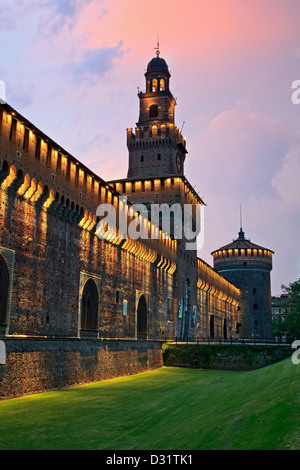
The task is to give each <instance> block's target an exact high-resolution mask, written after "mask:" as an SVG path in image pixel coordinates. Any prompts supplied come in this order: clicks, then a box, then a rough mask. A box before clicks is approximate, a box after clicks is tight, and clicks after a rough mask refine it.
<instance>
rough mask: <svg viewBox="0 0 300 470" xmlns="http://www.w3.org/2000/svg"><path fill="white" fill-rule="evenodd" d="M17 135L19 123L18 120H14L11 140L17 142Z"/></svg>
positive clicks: (11, 128) (12, 121) (10, 135)
mask: <svg viewBox="0 0 300 470" xmlns="http://www.w3.org/2000/svg"><path fill="white" fill-rule="evenodd" d="M16 133H17V121H16V119H14V118H12V120H11V126H10V134H9V138H10V140H12V141H13V142H15V140H16Z"/></svg>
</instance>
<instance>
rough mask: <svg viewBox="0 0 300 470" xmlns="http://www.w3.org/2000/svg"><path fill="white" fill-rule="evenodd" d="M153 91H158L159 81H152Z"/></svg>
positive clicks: (154, 79)
mask: <svg viewBox="0 0 300 470" xmlns="http://www.w3.org/2000/svg"><path fill="white" fill-rule="evenodd" d="M152 91H157V80H156V78H153V80H152Z"/></svg>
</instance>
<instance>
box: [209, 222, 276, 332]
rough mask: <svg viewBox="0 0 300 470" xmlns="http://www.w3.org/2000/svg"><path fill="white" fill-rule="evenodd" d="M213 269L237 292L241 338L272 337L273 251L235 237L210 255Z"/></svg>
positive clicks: (240, 233) (240, 237)
mask: <svg viewBox="0 0 300 470" xmlns="http://www.w3.org/2000/svg"><path fill="white" fill-rule="evenodd" d="M211 254H212V256H213V261H214V269H215V270H216V271H217V272H219V273H220V274H222V275H223V276H224V277H226V278H227V279H228V280H229V281H230V282H232V283H233V284H235V285H236V286H237V287H239V288H240V290H241V307H240V318H239V325H240V329H239V333H240V337H241V338H253V337H254V338H271V337H272V307H271V281H270V272H271V270H272V255H273V254H274V252H273V251H271V250H269V249H268V248H264V247H262V246H259V245H256V244H255V243H252V242H251V241H250V240H249V239H246V238H245V233H244V232H243V230H242V228H241V229H240V232H239V234H238V238H237V239H235V240H233V241H232V242H231V243H229V244H227V245H225V246H222V247H221V248H219V249H218V250H215V251H213V252H212V253H211Z"/></svg>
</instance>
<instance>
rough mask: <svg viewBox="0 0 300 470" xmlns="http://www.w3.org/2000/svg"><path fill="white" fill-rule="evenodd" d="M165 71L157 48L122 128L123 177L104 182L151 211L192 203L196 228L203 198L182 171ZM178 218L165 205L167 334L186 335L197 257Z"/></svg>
mask: <svg viewBox="0 0 300 470" xmlns="http://www.w3.org/2000/svg"><path fill="white" fill-rule="evenodd" d="M170 76H171V75H170V72H169V68H168V65H167V63H166V61H165V60H164V59H162V58H161V57H160V54H159V51H158V50H157V53H156V57H154V58H153V59H152V60H150V62H149V63H148V66H147V71H146V73H145V79H146V91H145V92H139V93H138V98H139V118H138V122H137V123H136V127H135V129H132V128H129V129H127V147H128V151H129V167H128V173H127V178H124V179H119V180H113V181H109V182H108V183H109V184H110V185H111V186H112V187H113V188H114V189H115V190H116V191H117V192H118V193H120V194H121V195H125V196H126V197H128V200H129V201H130V202H131V203H139V204H142V205H143V206H144V207H145V208H146V210H147V212H148V215H149V216H150V217H151V216H152V208H153V206H156V207H157V205H158V206H161V205H164V206H169V208H171V207H172V206H173V205H176V206H177V207H178V206H180V207H181V208H182V217H183V214H184V207H185V205H188V206H189V208H191V209H192V230H191V232H194V233H195V226H196V219H197V217H196V215H197V209H199V206H202V205H204V202H203V201H202V199H201V198H200V196H199V195H198V193H197V192H196V191H195V189H194V188H193V186H192V185H191V184H190V183H189V181H188V180H187V178H186V177H185V175H184V161H185V157H186V154H187V151H186V142H185V139H184V137H183V136H182V135H181V132H180V130H179V129H178V127H177V126H176V125H175V106H176V100H175V99H174V97H173V95H172V93H171V91H170ZM144 215H145V214H144ZM161 216H162V213H160V217H161ZM183 218H184V217H183ZM161 222H162V217H161V218H160V219H159V224H160V225H161V227H162V229H163V231H165V229H164V225H163V223H161ZM182 222H185V220H182ZM177 223H178V219H176V218H175V216H174V213H173V212H172V211H171V210H170V226H169V228H168V230H169V234H170V236H171V237H172V238H176V244H177V245H176V250H175V253H174V257H175V258H176V266H177V267H176V272H175V273H174V275H173V276H172V282H174V284H175V287H174V288H175V291H176V298H175V299H173V300H175V301H174V302H173V300H172V307H171V313H170V318H169V321H168V334H169V335H170V336H171V337H172V336H178V337H186V336H191V335H193V334H194V333H193V332H194V331H195V329H196V327H197V325H196V316H195V314H194V312H195V309H196V305H197V289H195V288H192V286H196V285H197V279H198V264H197V263H198V261H197V250H196V246H195V245H193V247H192V248H191V247H190V246H188V244H189V242H190V239H192V240H193V237H194V236H192V237H189V235H190V234H189V233H186V232H184V233H182V236H181V237H177V236H176V235H175V228H176V224H177ZM178 225H179V226H180V224H178ZM182 225H184V223H183V224H182ZM201 229H202V227H201ZM161 256H163V255H161ZM160 261H161V260H160ZM160 261H159V262H160ZM170 279H171V278H170ZM170 282H171V281H170ZM165 333H166V332H165Z"/></svg>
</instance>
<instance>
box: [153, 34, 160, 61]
mask: <svg viewBox="0 0 300 470" xmlns="http://www.w3.org/2000/svg"><path fill="white" fill-rule="evenodd" d="M154 49H155V50H156V56H157V57H159V54H160V50H159V34H158V33H157V45H156V47H155V48H154Z"/></svg>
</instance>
